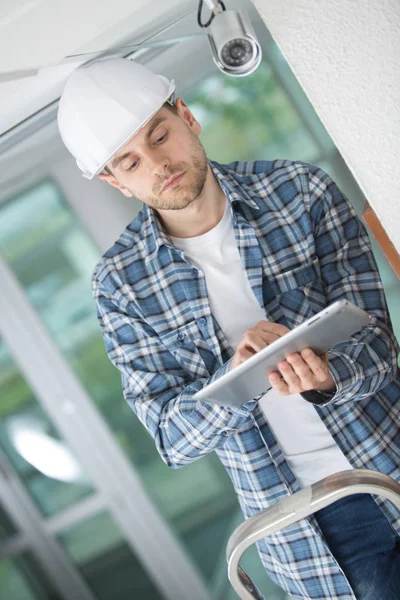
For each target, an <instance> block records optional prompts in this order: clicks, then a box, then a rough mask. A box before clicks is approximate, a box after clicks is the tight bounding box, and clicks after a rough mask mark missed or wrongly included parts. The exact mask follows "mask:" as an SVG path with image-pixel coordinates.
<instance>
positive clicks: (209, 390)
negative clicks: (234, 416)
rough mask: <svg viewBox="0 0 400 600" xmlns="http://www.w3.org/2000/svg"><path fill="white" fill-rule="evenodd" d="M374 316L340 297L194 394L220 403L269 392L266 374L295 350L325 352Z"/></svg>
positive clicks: (236, 402)
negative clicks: (307, 349) (308, 349)
mask: <svg viewBox="0 0 400 600" xmlns="http://www.w3.org/2000/svg"><path fill="white" fill-rule="evenodd" d="M371 319H372V317H371V316H370V315H369V314H368V313H367V312H365V311H364V310H362V309H361V308H358V307H357V306H355V305H354V304H352V303H351V302H349V301H348V300H337V301H336V302H334V303H333V304H331V305H329V306H327V307H326V308H324V309H323V310H321V311H320V312H319V313H317V314H315V315H313V316H312V317H310V318H309V319H307V321H304V323H302V324H301V325H299V326H298V327H295V329H292V330H291V331H289V332H288V333H286V334H285V335H283V336H282V337H281V338H279V339H278V340H276V341H275V342H273V343H272V344H270V345H269V346H266V347H265V348H264V349H263V350H260V351H259V352H257V353H256V354H255V355H254V356H252V357H251V358H248V359H247V360H246V361H245V362H243V363H241V364H240V365H238V366H237V367H234V368H233V369H231V370H230V371H228V373H225V375H222V376H221V377H220V378H219V379H217V380H216V381H213V382H212V383H210V384H209V385H207V386H205V387H204V388H203V389H201V390H200V391H198V392H197V393H196V394H195V395H194V399H195V400H204V401H206V402H208V403H210V404H219V405H220V406H241V405H242V404H244V403H245V402H248V401H249V400H252V399H253V398H255V397H256V396H259V395H260V394H263V393H265V392H267V391H268V390H269V389H270V388H271V384H270V382H269V379H268V377H267V375H269V374H270V373H271V372H272V371H275V370H276V369H277V365H278V363H279V362H281V361H282V360H284V359H285V358H286V357H287V356H289V354H292V353H293V352H301V350H304V349H305V348H311V349H312V350H314V352H315V353H316V354H322V353H323V352H326V351H328V350H329V349H330V348H332V347H333V346H335V345H336V344H338V343H339V342H343V341H345V340H347V339H348V338H349V337H350V336H351V335H352V334H353V333H356V332H357V331H359V330H360V329H361V328H362V327H363V326H364V325H368V323H370V321H371Z"/></svg>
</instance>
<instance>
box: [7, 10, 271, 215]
mask: <svg viewBox="0 0 400 600" xmlns="http://www.w3.org/2000/svg"><path fill="white" fill-rule="evenodd" d="M66 5H67V6H66ZM110 6H112V10H111V8H110ZM197 6H198V0H169V2H166V1H165V0H129V2H128V1H127V0H113V2H112V3H110V2H105V1H104V0H96V1H94V0H79V3H78V1H77V0H69V1H68V3H64V2H55V1H54V0H52V1H50V0H1V2H0V80H1V76H2V74H4V73H5V72H10V71H16V70H21V69H22V70H29V69H30V70H32V69H34V68H35V67H40V66H42V65H52V66H48V67H46V68H40V69H39V71H38V72H37V74H36V75H31V76H29V77H23V78H20V79H16V80H12V81H0V203H1V202H3V201H4V200H5V199H7V198H8V197H9V196H10V194H13V193H14V192H15V191H16V190H18V189H19V188H20V187H21V186H22V187H24V186H26V185H28V183H29V181H30V180H31V179H32V181H33V180H36V179H37V178H40V177H42V176H44V174H45V173H46V172H47V171H48V169H49V168H50V166H51V164H52V163H53V162H54V161H57V160H58V159H60V158H62V157H65V156H66V155H67V154H68V153H67V152H66V149H65V147H64V145H63V144H62V142H61V138H60V136H59V133H58V129H57V123H56V114H57V108H58V99H59V97H60V96H61V93H62V90H63V87H64V84H65V81H66V79H67V77H68V75H69V74H70V73H71V72H72V71H73V70H74V69H75V68H77V67H78V66H79V65H80V64H82V63H83V62H86V61H87V60H89V59H91V58H93V54H92V55H90V54H87V55H86V56H84V57H80V58H77V59H73V61H72V62H64V57H66V56H70V55H73V54H81V53H82V54H83V53H93V52H96V56H97V55H100V53H101V52H104V51H106V50H107V51H112V49H113V48H120V47H121V46H123V47H126V46H127V45H133V46H136V45H137V44H138V45H140V46H141V49H140V50H139V53H138V54H140V56H138V54H136V55H134V56H135V58H137V60H139V61H140V62H143V63H145V64H146V65H148V66H149V68H151V69H152V70H153V71H155V72H158V73H162V74H164V75H166V76H167V77H169V78H173V79H175V82H176V85H177V90H178V95H182V96H183V97H185V93H186V91H187V90H188V89H190V87H191V86H193V85H195V84H196V83H197V82H198V81H199V80H201V79H202V78H203V77H206V76H207V75H208V74H210V73H212V72H214V71H215V70H217V67H216V66H215V65H214V63H213V61H212V55H211V50H210V48H209V44H208V40H207V36H206V34H205V31H204V30H201V29H200V28H199V27H198V25H197ZM225 6H226V8H227V9H233V10H240V9H245V10H246V11H247V12H248V13H249V16H250V18H251V19H252V21H253V25H254V26H255V29H256V32H257V35H258V36H259V38H260V41H261V37H262V36H265V34H267V31H266V28H265V25H264V23H263V21H262V20H261V19H260V17H259V14H258V12H257V11H256V9H255V7H254V5H253V3H252V2H251V0H225ZM203 10H204V16H203V19H206V17H207V12H206V11H208V9H207V8H204V9H203ZM178 40H179V41H178ZM164 42H168V44H166V45H162V44H163V43H164ZM151 44H153V46H151ZM154 45H155V46H156V47H154ZM115 53H116V54H118V50H116V51H115ZM120 54H121V53H120ZM123 54H124V55H126V54H128V51H126V52H124V53H123ZM61 61H63V62H62V64H60V63H61ZM57 63H59V64H57Z"/></svg>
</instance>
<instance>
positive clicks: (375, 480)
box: [226, 469, 400, 600]
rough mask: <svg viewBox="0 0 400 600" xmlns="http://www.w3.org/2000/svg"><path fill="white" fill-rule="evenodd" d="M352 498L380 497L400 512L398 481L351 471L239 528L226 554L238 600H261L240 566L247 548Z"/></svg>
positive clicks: (304, 490) (262, 513) (333, 477)
mask: <svg viewBox="0 0 400 600" xmlns="http://www.w3.org/2000/svg"><path fill="white" fill-rule="evenodd" d="M352 494H376V495H379V496H383V497H384V498H387V499H388V500H390V501H391V502H393V504H394V505H395V506H396V507H397V508H398V509H399V510H400V484H399V483H398V482H397V481H395V480H394V479H392V478H391V477H389V476H388V475H383V474H382V473H378V472H377V471H369V470H367V469H354V470H352V471H342V472H340V473H335V474H334V475H330V476H329V477H325V479H322V480H321V481H318V482H317V483H314V484H313V485H311V486H309V487H306V488H304V489H303V490H300V492H296V493H295V494H293V495H292V496H289V497H287V498H283V499H282V500H281V501H280V502H278V503H277V504H274V505H273V506H271V507H270V508H268V509H267V510H264V511H263V512H261V513H260V514H258V515H255V516H254V517H250V518H249V519H247V520H246V521H245V522H244V523H242V524H241V525H239V527H237V528H236V529H235V530H234V532H233V533H232V535H231V537H230V538H229V541H228V545H227V550H226V557H227V561H228V577H229V581H230V582H231V584H232V586H233V588H234V590H235V592H236V593H237V595H238V596H239V598H240V599H241V600H260V598H262V596H260V595H259V593H258V591H257V588H256V587H255V585H254V584H253V582H252V580H251V579H250V577H249V576H248V575H247V574H246V573H245V571H244V570H243V569H242V568H241V567H240V565H239V562H240V558H241V556H242V554H243V553H244V551H245V550H247V548H248V547H249V546H251V545H252V544H254V543H255V542H258V541H259V540H261V539H263V538H265V537H267V536H268V535H271V534H272V533H275V532H277V531H279V530H280V529H283V528H284V527H287V526H288V525H291V524H292V523H295V522H296V521H300V519H303V518H304V517H307V516H308V515H311V514H312V513H314V512H316V511H317V510H320V509H321V508H325V506H328V505H329V504H333V503H334V502H336V501H337V500H340V499H341V498H345V497H346V496H351V495H352Z"/></svg>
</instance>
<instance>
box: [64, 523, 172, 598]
mask: <svg viewBox="0 0 400 600" xmlns="http://www.w3.org/2000/svg"><path fill="white" fill-rule="evenodd" d="M59 540H60V542H61V543H62V545H63V546H64V548H65V550H66V551H67V553H68V554H69V556H70V557H71V559H72V561H73V562H74V563H75V565H76V566H77V567H78V568H79V570H80V571H81V573H82V575H83V577H84V578H85V579H86V581H87V582H88V584H89V586H90V587H91V588H92V590H93V591H94V592H95V595H96V598H98V600H132V599H133V598H138V600H139V598H140V599H141V598H143V599H146V600H162V596H160V594H159V593H158V591H157V590H156V588H155V587H154V585H153V584H152V582H151V581H150V579H149V578H148V576H147V575H146V573H145V571H144V570H143V569H142V568H141V566H140V565H139V563H138V562H137V560H136V558H135V557H134V556H133V554H132V551H131V549H130V548H129V546H128V545H127V544H126V543H125V541H124V540H123V537H122V535H121V532H120V530H119V529H118V527H117V526H116V524H115V523H114V521H113V520H112V519H111V518H110V517H109V515H108V514H106V513H101V514H98V515H95V516H94V517H91V518H90V519H87V520H85V521H81V522H79V523H78V524H77V525H74V527H72V528H70V529H68V530H67V531H65V532H64V533H62V534H61V535H60V536H59Z"/></svg>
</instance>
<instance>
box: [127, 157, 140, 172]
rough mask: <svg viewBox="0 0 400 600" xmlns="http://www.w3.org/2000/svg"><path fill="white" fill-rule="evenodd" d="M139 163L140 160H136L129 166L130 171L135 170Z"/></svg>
mask: <svg viewBox="0 0 400 600" xmlns="http://www.w3.org/2000/svg"><path fill="white" fill-rule="evenodd" d="M137 164H138V161H137V160H135V161H134V162H133V163H132V164H131V165H130V166H129V167H128V171H133V169H136V167H137Z"/></svg>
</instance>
